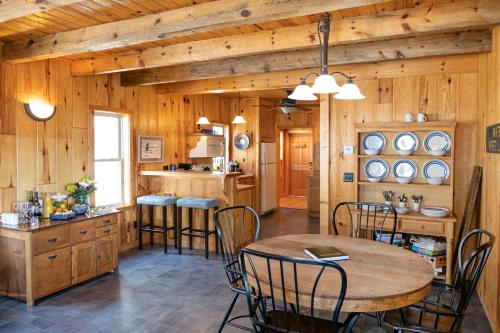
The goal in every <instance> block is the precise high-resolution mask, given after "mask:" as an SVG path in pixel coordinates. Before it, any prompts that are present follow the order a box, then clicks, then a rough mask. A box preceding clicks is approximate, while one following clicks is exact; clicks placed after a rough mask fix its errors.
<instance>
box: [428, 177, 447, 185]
mask: <svg viewBox="0 0 500 333" xmlns="http://www.w3.org/2000/svg"><path fill="white" fill-rule="evenodd" d="M443 181H444V179H443V178H427V183H429V184H431V185H441V184H442V183H443Z"/></svg>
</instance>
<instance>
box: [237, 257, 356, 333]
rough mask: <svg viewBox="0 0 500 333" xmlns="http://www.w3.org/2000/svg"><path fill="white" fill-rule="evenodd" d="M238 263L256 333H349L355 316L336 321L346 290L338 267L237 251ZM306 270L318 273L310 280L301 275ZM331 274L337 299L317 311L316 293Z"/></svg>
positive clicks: (342, 270)
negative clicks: (337, 283)
mask: <svg viewBox="0 0 500 333" xmlns="http://www.w3.org/2000/svg"><path fill="white" fill-rule="evenodd" d="M240 262H241V269H242V273H243V284H244V286H245V291H246V295H247V303H248V309H249V312H250V320H251V321H252V325H253V327H254V329H255V331H256V332H266V333H267V332H280V333H285V332H287V333H288V332H290V333H313V332H314V333H321V332H329V333H336V332H351V330H352V327H353V326H354V324H355V322H356V320H357V318H358V314H351V315H349V316H348V317H347V320H346V322H344V323H341V322H340V321H339V316H340V312H341V309H342V304H343V302H344V299H345V295H346V290H347V275H346V273H345V271H344V269H343V268H342V267H341V266H340V265H339V264H337V263H335V262H325V261H319V260H312V259H302V258H292V257H285V256H279V255H273V254H269V253H264V252H258V251H254V250H250V249H243V250H242V251H241V254H240ZM307 266H317V268H318V269H317V272H318V273H317V274H316V275H313V276H312V277H311V276H310V274H301V269H303V268H305V267H307ZM257 267H258V268H257ZM331 274H338V276H339V279H338V281H340V284H339V285H338V288H339V294H338V298H337V299H336V300H332V302H331V309H328V310H326V309H324V308H323V309H321V310H320V309H318V308H317V306H316V305H317V304H316V303H317V302H316V292H317V290H318V287H319V286H321V285H322V284H325V283H331V280H330V279H328V278H325V276H327V275H329V276H330V277H331V276H332V275H331ZM250 281H252V286H250ZM283 286H285V287H284V288H283ZM330 287H331V286H330ZM290 304H294V305H293V307H291V306H290ZM320 316H321V317H320Z"/></svg>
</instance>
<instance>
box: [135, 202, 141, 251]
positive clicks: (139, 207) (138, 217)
mask: <svg viewBox="0 0 500 333" xmlns="http://www.w3.org/2000/svg"><path fill="white" fill-rule="evenodd" d="M136 214H137V229H138V232H139V250H142V205H137V213H136Z"/></svg>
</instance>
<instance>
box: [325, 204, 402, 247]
mask: <svg viewBox="0 0 500 333" xmlns="http://www.w3.org/2000/svg"><path fill="white" fill-rule="evenodd" d="M397 220H398V214H397V212H396V210H395V209H394V208H393V207H392V206H390V205H384V204H379V203H370V202H355V201H346V202H341V203H339V204H338V205H337V206H336V207H335V209H334V211H333V217H332V227H333V231H334V232H335V235H338V234H339V226H342V227H344V226H347V227H348V228H349V236H351V237H356V238H366V239H371V240H377V234H379V235H382V234H383V233H386V234H387V233H390V242H389V244H392V243H393V241H394V234H395V233H396V224H397Z"/></svg>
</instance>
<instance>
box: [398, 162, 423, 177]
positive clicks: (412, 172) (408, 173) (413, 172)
mask: <svg viewBox="0 0 500 333" xmlns="http://www.w3.org/2000/svg"><path fill="white" fill-rule="evenodd" d="M392 174H393V175H394V177H396V178H411V179H413V178H415V177H417V174H418V167H417V165H416V164H415V162H413V161H412V160H408V159H404V160H397V161H396V162H394V165H393V166H392Z"/></svg>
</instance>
